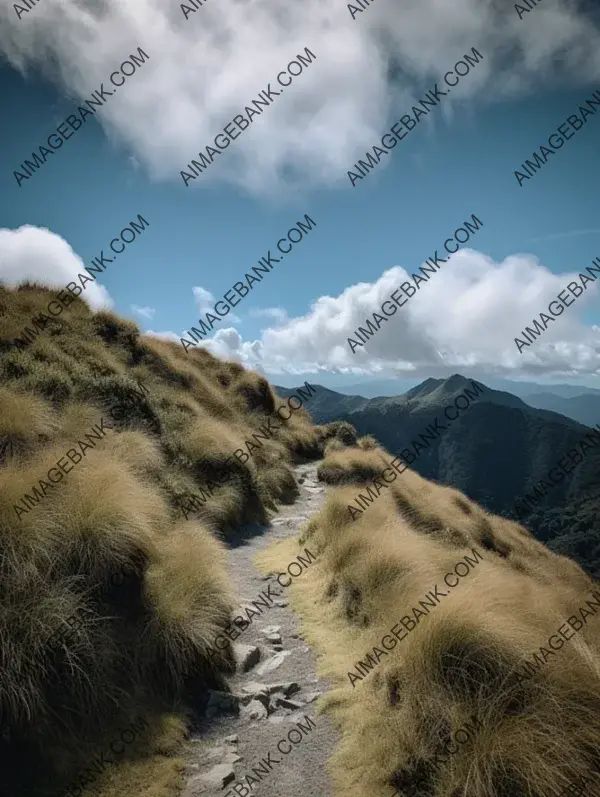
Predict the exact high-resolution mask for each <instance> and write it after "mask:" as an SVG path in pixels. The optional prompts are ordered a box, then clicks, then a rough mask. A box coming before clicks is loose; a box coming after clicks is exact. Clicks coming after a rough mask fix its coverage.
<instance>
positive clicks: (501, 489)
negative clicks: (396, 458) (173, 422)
mask: <svg viewBox="0 0 600 797" xmlns="http://www.w3.org/2000/svg"><path fill="white" fill-rule="evenodd" d="M477 384H479V385H481V390H480V391H479V395H477V394H476V388H475V387H474V385H477ZM536 387H538V388H539V385H538V386H536ZM564 387H565V388H568V387H570V386H564ZM277 389H278V390H279V391H280V393H281V394H283V395H288V394H291V392H292V391H291V390H287V389H286V388H277ZM466 391H468V392H466ZM469 395H471V396H472V398H471V399H468V400H467V399H466V398H465V397H468V396H469ZM460 396H463V399H459V406H460V407H463V406H464V407H465V408H464V410H463V409H461V411H460V412H458V411H457V409H456V406H457V405H455V401H456V399H457V397H460ZM579 399H583V400H584V401H579ZM533 400H535V401H538V400H540V399H539V398H534V399H533ZM542 402H544V403H545V405H546V406H544V407H542V408H537V407H534V406H531V405H530V404H528V403H526V402H525V401H524V400H523V399H521V398H519V397H518V396H515V395H513V394H512V393H508V392H505V391H500V390H495V389H493V388H492V387H491V386H488V385H486V384H484V383H476V382H474V381H473V380H470V379H466V378H465V377H463V376H461V375H460V374H454V375H453V376H451V377H449V378H447V379H426V380H425V381H424V382H422V383H421V384H420V385H417V386H416V387H413V388H412V389H411V390H409V391H408V392H406V393H404V394H403V395H399V396H393V397H386V396H380V397H378V398H364V397H362V396H348V395H344V394H341V393H336V392H335V391H333V390H328V389H327V388H325V387H320V386H319V387H318V388H317V393H316V395H315V396H313V397H312V399H311V402H310V403H309V405H308V409H309V411H310V412H311V414H312V417H313V419H314V421H315V422H316V423H326V422H328V421H330V420H333V419H336V420H346V421H349V422H350V423H351V424H353V425H354V426H355V427H356V429H357V431H358V432H359V434H361V435H367V434H372V435H374V436H375V437H376V438H377V439H378V440H379V441H381V443H382V445H383V446H384V447H385V448H386V449H387V450H389V451H390V452H392V453H394V454H395V455H400V454H401V452H402V451H403V450H405V451H409V452H412V454H411V456H414V455H415V454H414V452H415V447H414V444H413V441H420V443H418V450H417V457H416V459H415V460H414V462H413V463H411V467H412V468H414V470H416V471H417V472H418V473H420V474H421V475H422V476H425V477H426V478H428V479H433V480H435V481H438V482H441V483H443V484H448V485H451V486H453V487H456V488H458V489H459V490H462V491H463V492H464V493H466V494H467V495H468V496H469V497H470V498H472V499H473V500H475V501H477V502H479V503H480V504H482V505H483V506H485V507H486V508H487V509H488V510H489V511H492V512H494V513H496V514H501V515H505V516H507V517H512V518H515V519H516V518H517V517H518V515H517V512H516V510H515V502H516V501H517V499H518V498H520V497H521V496H523V495H524V494H526V493H529V494H531V492H532V490H533V487H534V485H536V484H537V483H538V482H540V481H541V480H542V479H547V477H548V472H549V471H550V470H551V469H552V468H553V467H555V466H556V464H557V462H558V461H559V460H561V459H562V458H563V457H565V455H566V454H567V452H568V451H569V450H572V449H574V447H575V446H576V445H577V444H578V442H579V441H580V440H581V439H582V438H583V437H585V435H586V434H587V433H589V428H588V427H590V426H595V424H596V423H598V422H600V395H596V394H592V393H590V394H589V395H587V396H580V397H573V398H567V397H561V396H550V398H548V396H547V395H544V396H543V397H542V399H541V400H540V403H542ZM595 403H596V404H597V406H598V410H599V411H598V413H597V414H596V415H595V416H594V414H593V407H594V404H595ZM565 405H566V406H567V407H568V408H569V409H570V410H571V408H573V410H571V411H574V410H578V411H580V414H582V413H583V412H584V411H585V412H586V413H587V417H589V418H590V422H588V424H587V425H584V424H583V423H581V422H579V421H577V420H575V419H574V418H573V417H568V416H567V415H566V414H561V413H559V412H557V411H555V409H554V408H555V407H559V406H565ZM448 407H450V408H451V409H450V410H449V413H450V415H451V416H452V417H454V415H456V416H457V417H456V419H455V420H453V421H452V422H449V420H448V416H445V415H444V411H445V409H446V408H448ZM436 419H437V424H438V427H437V428H438V429H439V431H438V433H437V434H436V435H435V439H433V440H431V437H430V438H429V439H426V440H425V441H423V438H421V437H420V435H422V434H423V433H425V434H427V432H428V430H431V429H432V428H434V427H435V424H436ZM591 420H594V424H592V423H591ZM444 425H445V426H446V427H447V428H445V429H443V426H444ZM599 474H600V448H598V449H591V450H590V451H589V453H588V455H587V456H586V457H585V459H584V461H583V462H581V463H580V464H578V465H577V467H574V468H573V470H572V471H571V472H570V473H569V474H568V475H566V476H565V478H564V480H563V481H562V482H561V483H560V484H556V485H552V489H551V490H550V491H549V492H548V494H547V495H545V496H540V498H539V502H538V503H539V505H538V507H537V509H533V510H532V511H529V512H528V514H526V515H525V516H523V515H522V514H521V518H522V522H523V523H524V524H525V525H526V526H528V527H529V528H530V529H531V530H532V531H533V532H534V533H535V534H536V536H537V537H538V538H539V539H542V540H544V541H548V544H550V545H551V547H555V548H556V549H557V550H558V549H560V552H561V553H565V554H567V555H568V556H572V557H573V558H575V559H577V561H579V563H580V564H582V566H584V567H586V568H587V569H588V570H589V571H590V572H592V573H596V574H600V567H599V566H600V535H598V533H597V532H595V531H594V517H595V516H596V512H597V510H596V507H597V506H598V501H599V500H600V486H598V484H599V481H600V480H599V479H598V475H599ZM519 511H520V512H522V511H523V510H522V509H520V510H519ZM596 537H598V540H596ZM550 541H552V542H550Z"/></svg>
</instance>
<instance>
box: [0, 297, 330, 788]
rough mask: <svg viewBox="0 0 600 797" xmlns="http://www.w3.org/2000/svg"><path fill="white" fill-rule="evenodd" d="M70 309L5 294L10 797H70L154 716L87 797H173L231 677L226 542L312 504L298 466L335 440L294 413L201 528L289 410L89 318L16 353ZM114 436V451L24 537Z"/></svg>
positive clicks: (1, 333) (3, 645)
mask: <svg viewBox="0 0 600 797" xmlns="http://www.w3.org/2000/svg"><path fill="white" fill-rule="evenodd" d="M55 298H56V292H54V291H50V290H48V289H45V288H42V287H41V286H39V285H35V284H33V283H27V284H25V285H22V286H20V287H19V288H17V289H16V290H9V289H7V288H6V287H5V286H1V285H0V380H1V384H2V387H1V388H0V406H1V411H0V768H1V770H2V779H1V784H0V797H37V796H38V795H39V796H40V797H41V796H42V795H44V797H45V795H50V794H52V795H53V796H54V797H55V796H56V795H57V794H60V789H62V788H66V787H67V786H68V785H69V783H72V782H74V781H76V779H77V777H78V776H79V773H81V772H82V771H83V772H84V771H85V770H86V768H88V767H91V766H92V765H93V761H94V760H95V758H96V757H97V756H98V755H99V754H100V752H101V751H102V750H106V749H107V744H108V743H109V742H110V741H111V740H113V739H115V738H116V737H117V734H118V732H119V731H120V729H123V728H124V727H127V726H128V724H129V723H132V722H137V721H138V719H139V718H140V716H142V717H144V718H146V719H147V721H148V723H149V725H148V731H147V732H144V733H143V734H141V735H140V738H139V739H138V740H136V743H135V744H132V745H131V746H130V747H128V748H127V752H126V753H124V755H123V757H122V760H120V761H119V763H118V764H116V765H115V766H112V767H109V768H108V769H107V770H106V771H105V772H104V774H102V775H101V776H99V777H98V778H97V779H96V780H95V782H94V784H93V785H90V786H89V787H88V789H87V791H85V794H86V795H87V794H88V793H89V795H90V797H91V795H92V794H94V795H95V796H96V797H97V796H98V795H101V797H121V795H125V794H136V795H147V797H159V795H160V797H166V795H169V797H171V795H172V794H175V792H176V790H177V788H178V786H179V785H180V784H181V761H180V760H179V759H177V757H176V756H175V753H176V751H177V749H178V746H180V744H181V740H182V738H183V734H184V729H185V725H186V722H187V718H188V717H189V711H190V710H191V708H190V707H192V706H195V705H201V704H202V700H203V696H204V695H205V691H206V688H207V686H216V685H218V684H219V683H220V678H221V674H220V672H219V669H222V670H224V671H227V670H228V669H230V667H231V661H230V659H229V658H228V656H229V655H230V654H223V658H222V659H220V660H217V659H216V658H212V659H211V658H210V657H209V656H208V645H209V644H211V642H212V640H213V639H214V637H215V635H216V634H217V633H218V631H219V629H221V628H222V627H223V626H226V625H228V623H229V621H230V617H231V612H232V610H233V608H234V597H236V596H234V595H233V594H232V587H231V584H230V583H229V578H228V574H227V570H226V561H225V547H224V545H225V542H224V541H223V540H224V538H226V537H227V535H228V534H229V533H230V532H231V531H234V530H235V529H236V527H237V526H239V525H241V524H246V523H249V522H253V521H265V520H267V518H268V512H269V510H271V511H276V510H277V504H278V502H286V501H290V500H293V497H294V496H295V495H296V494H297V485H296V483H295V479H294V477H293V472H292V467H291V463H292V461H293V460H294V458H296V457H298V456H301V455H304V456H307V457H310V456H314V457H316V456H321V455H322V452H323V446H324V442H325V440H326V437H327V435H326V432H325V431H324V430H323V429H320V428H317V427H314V426H313V425H312V424H311V422H310V418H309V417H308V415H307V414H306V413H305V411H303V410H301V411H300V412H298V413H295V414H294V416H292V418H291V419H290V421H289V423H288V424H287V425H286V427H285V428H282V429H281V430H280V434H279V436H277V438H273V439H272V440H269V441H266V442H264V443H263V447H262V448H261V449H259V450H258V451H257V453H256V455H255V456H254V457H252V458H251V459H250V460H248V461H247V462H246V463H241V462H239V461H238V460H237V459H235V458H234V460H233V463H230V464H229V465H228V466H227V467H228V468H229V469H230V470H231V471H232V477H231V479H230V480H229V481H228V483H227V484H224V485H223V486H222V487H220V488H219V489H218V490H217V491H216V492H215V493H214V495H213V497H212V498H211V499H210V500H209V501H208V502H207V504H206V506H205V507H204V510H203V511H202V512H198V513H195V514H192V515H191V516H190V517H189V519H188V520H187V521H186V520H184V518H183V516H182V512H181V502H182V501H183V500H184V499H185V496H186V495H189V494H190V493H193V492H194V491H195V490H199V489H200V487H201V486H202V484H203V483H204V482H205V480H206V479H209V478H212V479H214V478H215V474H218V473H219V472H220V471H221V470H222V469H223V468H225V462H226V460H227V459H229V458H230V457H231V455H232V454H233V452H234V450H235V449H237V448H243V447H244V443H245V440H248V439H252V434H253V433H254V432H255V431H258V430H259V429H260V427H261V425H262V424H263V423H264V421H265V418H266V417H267V416H268V414H269V413H271V412H272V411H273V409H274V408H276V406H279V403H280V402H279V398H278V397H277V396H276V395H275V394H274V392H273V391H272V389H271V387H270V386H269V385H268V383H267V382H266V380H264V378H263V377H261V376H260V375H259V374H254V373H252V372H248V371H247V370H245V369H244V368H242V367H241V366H239V365H236V364H234V363H224V362H221V361H219V360H217V359H216V358H215V357H213V356H212V355H210V354H209V353H208V352H207V351H205V350H202V349H199V350H196V351H192V352H190V353H189V355H186V353H185V352H184V351H183V349H182V348H181V347H180V346H178V345H176V344H174V343H171V342H167V341H162V340H157V339H153V338H148V337H145V336H143V335H141V334H140V331H139V329H138V327H137V326H136V325H135V324H133V323H131V322H129V321H126V320H124V319H120V318H119V317H118V316H116V315H115V314H113V313H110V312H101V313H94V312H92V311H91V310H90V308H89V307H88V305H87V304H86V303H85V302H83V301H81V300H80V299H76V300H75V301H74V302H73V303H72V304H71V305H70V306H69V307H68V308H65V309H64V310H63V312H62V314H61V315H60V317H58V318H56V319H54V320H52V321H51V322H50V323H49V324H48V325H46V327H45V328H43V329H41V330H40V333H39V335H35V334H34V335H33V337H32V339H31V340H30V341H29V342H28V343H27V345H15V339H16V338H20V337H21V336H22V331H23V329H24V328H25V327H30V328H32V327H33V325H32V323H31V318H32V316H38V315H39V314H40V313H44V312H45V311H46V307H47V305H48V302H49V301H50V300H51V299H55ZM101 418H103V419H104V422H105V428H107V431H106V435H105V436H104V437H103V438H102V439H101V440H100V441H96V442H95V446H94V448H93V449H90V450H87V451H86V453H85V457H84V458H83V459H82V460H81V461H79V462H78V463H77V464H74V466H73V469H72V470H71V471H70V472H69V473H67V474H66V475H64V476H63V478H62V480H61V481H60V482H58V483H56V484H55V485H54V486H52V485H50V486H49V487H48V489H47V493H46V495H45V496H42V498H41V499H40V500H38V501H37V503H35V505H32V506H31V507H30V508H29V511H27V512H24V513H22V514H21V516H20V518H19V517H18V516H17V513H16V512H15V510H14V505H15V504H17V502H19V501H20V500H21V498H22V497H23V495H24V493H28V494H30V495H31V494H32V488H33V487H34V486H38V485H39V480H40V479H44V480H47V478H48V477H47V473H48V470H49V469H50V468H56V463H57V461H58V460H59V459H61V458H64V457H65V454H66V452H67V451H68V450H69V449H73V448H75V450H76V451H77V450H78V448H77V441H78V440H79V439H82V438H83V437H84V434H85V433H86V432H88V431H89V430H90V429H91V427H92V426H93V425H94V424H95V423H100V420H101ZM109 427H112V428H109ZM63 462H64V460H63ZM67 463H68V464H71V463H70V461H69V460H67ZM36 500H37V499H36Z"/></svg>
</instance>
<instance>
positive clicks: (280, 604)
mask: <svg viewBox="0 0 600 797" xmlns="http://www.w3.org/2000/svg"><path fill="white" fill-rule="evenodd" d="M287 605H288V602H287V601H275V606H279V608H280V609H285V607H286V606H287Z"/></svg>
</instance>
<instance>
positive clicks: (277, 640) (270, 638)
mask: <svg viewBox="0 0 600 797" xmlns="http://www.w3.org/2000/svg"><path fill="white" fill-rule="evenodd" d="M265 639H266V640H267V642H269V643H270V644H271V645H281V634H266V636H265Z"/></svg>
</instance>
